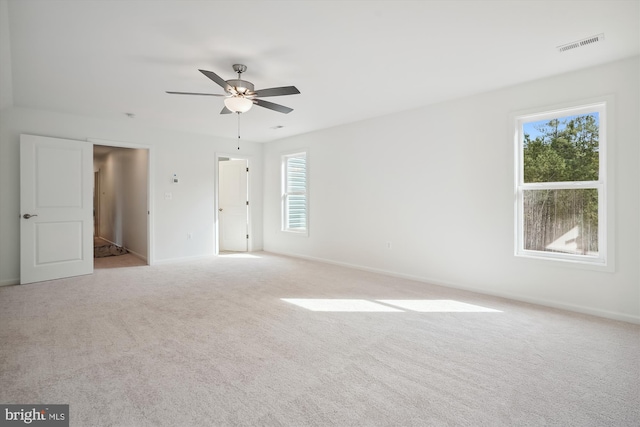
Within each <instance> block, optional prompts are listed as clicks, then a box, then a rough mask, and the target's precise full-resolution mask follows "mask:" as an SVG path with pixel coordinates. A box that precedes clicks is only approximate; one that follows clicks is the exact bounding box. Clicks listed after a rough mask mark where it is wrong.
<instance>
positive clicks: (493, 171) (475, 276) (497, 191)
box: [264, 57, 640, 322]
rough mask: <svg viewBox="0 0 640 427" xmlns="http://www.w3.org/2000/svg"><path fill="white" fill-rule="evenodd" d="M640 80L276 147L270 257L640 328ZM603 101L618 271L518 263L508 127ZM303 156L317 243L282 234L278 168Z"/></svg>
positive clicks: (574, 76)
mask: <svg viewBox="0 0 640 427" xmlns="http://www.w3.org/2000/svg"><path fill="white" fill-rule="evenodd" d="M470 72H471V71H470ZM427 74H428V73H427V72H425V75H424V76H423V77H422V78H428V75H427ZM639 76H640V70H639V61H638V58H637V57H636V58H631V59H628V60H625V61H620V62H616V63H612V64H608V65H605V66H600V67H597V68H592V69H587V70H583V71H579V72H574V73H570V74H565V75H560V76H556V77H551V78H547V79H544V80H539V81H535V82H531V83H528V84H524V85H519V86H516V87H511V88H508V89H504V90H500V91H495V92H490V93H485V94H481V95H477V96H474V97H470V98H466V99H460V100H456V101H452V102H447V103H443V104H439V105H433V106H428V107H425V108H423V109H420V110H414V111H408V112H405V113H401V114H396V115H391V116H386V117H382V118H379V119H375V120H369V121H364V122H360V123H356V124H351V125H346V126H341V127H337V128H333V129H328V130H324V131H319V132H314V133H310V134H307V135H302V136H297V137H292V138H288V139H285V140H282V141H278V142H276V143H270V144H268V145H267V146H266V148H265V153H264V156H265V157H264V159H265V164H264V167H265V184H264V185H265V186H264V200H265V203H264V220H265V226H264V248H265V250H267V251H273V252H280V253H286V254H292V255H296V256H301V257H309V258H316V259H322V260H326V261H329V262H336V263H343V264H348V265H352V266H357V267H361V268H365V269H372V270H379V271H384V272H389V273H391V274H395V275H400V276H407V277H412V278H416V279H419V280H424V281H428V282H432V283H436V284H444V285H448V286H454V287H460V288H466V289H471V290H476V291H479V292H485V293H489V294H495V295H503V296H510V297H513V298H516V299H521V300H524V301H531V302H538V303H543V304H547V305H551V306H556V307H562V308H567V309H572V310H576V311H582V312H587V313H593V314H597V315H601V316H605V317H611V318H617V319H623V320H628V321H635V322H638V321H640V292H639V287H640V285H639V282H640V277H639V270H638V263H639V261H640V251H639V243H638V242H639V240H640V230H639V226H638V223H639V221H638V218H639V217H640V211H639V206H638V205H639V197H638V196H639V193H640V191H639V184H640V174H639V172H638V171H639V169H640V168H639V163H638V159H639V152H638V151H639V150H638V145H639V137H640V132H639V125H638V117H640V109H639V105H638V104H639V90H640V89H639V80H640V78H639ZM602 95H613V96H614V97H615V103H614V106H613V107H614V110H615V115H614V116H612V117H611V118H610V125H612V126H613V127H612V129H611V130H612V131H613V135H614V136H615V138H614V139H613V140H611V141H609V149H610V151H609V155H610V159H609V160H610V166H613V167H612V168H611V174H612V178H613V179H614V182H615V186H614V191H613V192H612V193H613V194H611V196H613V197H614V206H613V209H612V211H611V212H610V215H613V222H614V223H615V230H614V231H613V234H612V237H613V242H614V244H615V246H614V248H613V249H614V250H615V271H613V272H603V271H594V270H590V269H585V268H576V267H575V266H574V265H568V264H566V263H560V262H548V261H547V262H541V261H534V260H531V259H523V258H517V257H515V256H514V213H513V208H514V183H513V168H514V161H513V137H512V133H511V134H510V129H511V120H510V115H511V114H513V113H514V112H519V111H523V110H529V109H532V108H538V107H539V108H543V109H544V108H545V107H548V106H554V105H558V104H565V103H567V102H573V101H580V100H584V99H587V98H593V97H597V96H602ZM301 148H307V149H308V152H309V157H308V161H309V170H310V172H309V174H310V178H309V180H310V182H309V184H310V189H309V191H310V199H309V203H310V218H309V223H310V232H309V237H301V236H298V235H290V234H287V233H284V232H281V231H280V155H281V154H282V153H283V152H287V151H290V150H298V149H301ZM387 242H391V248H390V249H388V248H387V245H386V243H387Z"/></svg>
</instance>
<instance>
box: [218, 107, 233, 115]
mask: <svg viewBox="0 0 640 427" xmlns="http://www.w3.org/2000/svg"><path fill="white" fill-rule="evenodd" d="M231 113H233V111H231V110H229V109H228V108H227V107H224V108H223V109H222V111H220V114H231Z"/></svg>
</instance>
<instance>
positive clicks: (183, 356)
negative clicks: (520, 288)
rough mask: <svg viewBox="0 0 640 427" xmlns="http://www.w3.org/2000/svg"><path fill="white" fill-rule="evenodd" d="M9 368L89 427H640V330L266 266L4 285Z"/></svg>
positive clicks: (158, 270) (1, 300)
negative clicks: (67, 407)
mask: <svg viewBox="0 0 640 427" xmlns="http://www.w3.org/2000/svg"><path fill="white" fill-rule="evenodd" d="M283 298H284V299H288V300H287V301H284V300H283ZM443 300H445V301H443ZM318 310H320V311H318ZM322 310H325V311H322ZM491 310H492V311H491ZM0 366H1V372H0V402H1V403H68V404H70V412H71V425H72V426H235V425H266V426H334V425H335V426H377V425H384V426H413V425H415V426H580V427H586V426H638V424H639V420H640V409H639V408H640V405H639V404H638V403H639V401H640V327H639V326H637V325H631V324H626V323H622V322H615V321H609V320H604V319H599V318H595V317H590V316H584V315H578V314H573V313H568V312H563V311H560V310H553V309H547V308H542V307H537V306H533V305H528V304H521V303H514V302H512V301H508V300H504V299H497V298H491V297H486V296H481V295H477V294H472V293H467V292H462V291H455V290H451V289H446V288H441V287H436V286H430V285H426V284H423V283H418V282H413V281H408V280H401V279H397V278H391V277H386V276H382V275H376V274H372V273H367V272H361V271H356V270H350V269H346V268H342V267H337V266H332V265H325V264H319V263H313V262H309V261H304V260H298V259H292V258H287V257H281V256H275V255H271V254H267V253H257V254H254V255H253V256H241V255H237V254H236V255H234V254H231V255H228V256H222V257H217V258H212V259H210V260H201V261H196V262H188V263H180V264H170V265H159V266H152V267H139V266H138V267H134V268H105V269H98V270H96V272H95V274H93V275H91V276H83V277H77V278H71V279H64V280H56V281H51V282H44V283H37V284H30V285H22V286H12V287H4V288H0Z"/></svg>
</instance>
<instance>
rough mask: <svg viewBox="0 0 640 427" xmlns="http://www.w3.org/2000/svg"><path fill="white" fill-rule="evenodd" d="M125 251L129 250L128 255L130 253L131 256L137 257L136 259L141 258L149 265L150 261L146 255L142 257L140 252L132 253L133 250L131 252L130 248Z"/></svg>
mask: <svg viewBox="0 0 640 427" xmlns="http://www.w3.org/2000/svg"><path fill="white" fill-rule="evenodd" d="M125 249H126V250H127V252H128V253H130V254H131V255H133V256H134V257H136V258H140V259H141V260H142V261H144V262H146V263H148V260H147V257H146V256H144V255H142V254H139V253H138V252H136V251H132V250H131V249H129V248H125Z"/></svg>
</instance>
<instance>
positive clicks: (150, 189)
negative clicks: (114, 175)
mask: <svg viewBox="0 0 640 427" xmlns="http://www.w3.org/2000/svg"><path fill="white" fill-rule="evenodd" d="M87 141H88V142H91V143H93V144H94V145H105V146H108V147H118V148H134V149H140V150H147V152H148V153H149V156H148V157H147V162H148V163H147V265H153V264H154V263H155V251H154V246H153V240H154V238H153V237H154V233H153V230H154V225H153V224H154V222H153V212H154V210H155V202H154V194H155V193H154V190H155V185H154V182H153V179H152V177H153V176H155V163H156V161H155V150H154V149H153V147H152V146H150V145H146V144H137V143H133V142H122V141H111V140H107V139H99V138H87Z"/></svg>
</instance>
